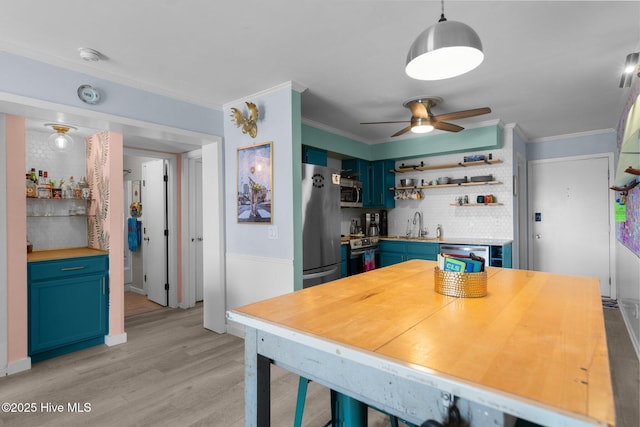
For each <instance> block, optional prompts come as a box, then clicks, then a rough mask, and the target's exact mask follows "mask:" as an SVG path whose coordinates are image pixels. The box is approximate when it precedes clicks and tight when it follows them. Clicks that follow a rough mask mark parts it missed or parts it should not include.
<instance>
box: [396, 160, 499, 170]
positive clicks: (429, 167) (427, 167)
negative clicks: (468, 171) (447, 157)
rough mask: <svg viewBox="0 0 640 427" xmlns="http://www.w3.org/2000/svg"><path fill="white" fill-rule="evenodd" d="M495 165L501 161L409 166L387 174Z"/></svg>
mask: <svg viewBox="0 0 640 427" xmlns="http://www.w3.org/2000/svg"><path fill="white" fill-rule="evenodd" d="M496 163H502V160H498V159H491V160H489V159H487V160H477V161H474V162H459V163H444V164H440V165H423V166H410V167H406V168H396V169H391V170H390V171H389V172H393V173H406V172H415V171H428V170H435V169H450V168H466V167H469V166H485V165H493V164H496Z"/></svg>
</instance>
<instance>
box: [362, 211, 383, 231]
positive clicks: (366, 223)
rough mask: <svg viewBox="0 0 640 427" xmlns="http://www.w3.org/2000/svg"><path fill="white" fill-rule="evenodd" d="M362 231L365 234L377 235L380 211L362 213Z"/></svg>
mask: <svg viewBox="0 0 640 427" xmlns="http://www.w3.org/2000/svg"><path fill="white" fill-rule="evenodd" d="M362 227H363V230H362V231H363V232H364V233H365V235H367V236H378V235H379V234H380V213H378V212H367V213H364V214H362Z"/></svg>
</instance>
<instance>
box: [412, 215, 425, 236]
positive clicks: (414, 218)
mask: <svg viewBox="0 0 640 427" xmlns="http://www.w3.org/2000/svg"><path fill="white" fill-rule="evenodd" d="M416 217H418V237H423V236H426V235H427V233H426V230H424V229H423V222H422V212H420V211H416V213H414V214H413V225H416Z"/></svg>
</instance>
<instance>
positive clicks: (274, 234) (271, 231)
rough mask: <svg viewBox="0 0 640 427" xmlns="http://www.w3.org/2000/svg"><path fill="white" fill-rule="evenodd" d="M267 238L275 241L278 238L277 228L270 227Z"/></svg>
mask: <svg viewBox="0 0 640 427" xmlns="http://www.w3.org/2000/svg"><path fill="white" fill-rule="evenodd" d="M267 236H268V238H269V239H277V238H278V227H277V226H275V225H270V226H269V228H268V230H267Z"/></svg>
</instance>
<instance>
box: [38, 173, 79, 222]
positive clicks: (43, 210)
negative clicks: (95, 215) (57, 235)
mask: <svg viewBox="0 0 640 427" xmlns="http://www.w3.org/2000/svg"><path fill="white" fill-rule="evenodd" d="M26 197H27V216H28V217H67V216H77V215H80V216H85V215H87V210H88V203H90V202H91V192H90V190H89V187H88V185H87V182H86V180H85V178H84V177H83V178H82V179H81V180H80V182H77V183H76V182H75V181H74V179H73V176H71V177H70V178H69V181H68V182H67V183H66V184H65V181H64V180H62V179H60V180H52V179H49V177H48V173H47V171H41V170H40V171H38V174H37V175H36V172H35V168H31V172H27V174H26Z"/></svg>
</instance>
